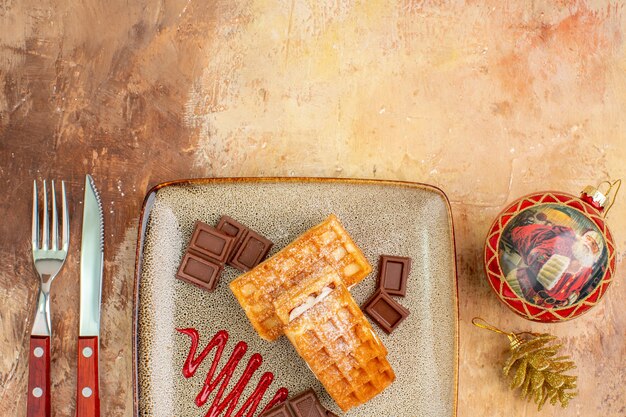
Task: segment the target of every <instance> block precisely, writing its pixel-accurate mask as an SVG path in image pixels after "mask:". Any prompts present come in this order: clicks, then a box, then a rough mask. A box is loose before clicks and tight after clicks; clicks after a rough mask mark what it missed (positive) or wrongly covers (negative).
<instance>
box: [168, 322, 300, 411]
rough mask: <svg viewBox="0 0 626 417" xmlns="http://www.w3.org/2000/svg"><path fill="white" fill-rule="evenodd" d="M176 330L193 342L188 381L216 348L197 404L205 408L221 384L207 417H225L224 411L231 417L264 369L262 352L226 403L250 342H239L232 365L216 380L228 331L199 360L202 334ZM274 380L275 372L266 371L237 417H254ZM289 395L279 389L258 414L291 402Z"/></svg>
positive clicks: (250, 362)
mask: <svg viewBox="0 0 626 417" xmlns="http://www.w3.org/2000/svg"><path fill="white" fill-rule="evenodd" d="M176 330H178V331H179V332H180V333H183V334H186V335H187V336H189V338H190V339H191V347H190V349H189V354H188V355H187V359H186V360H185V364H184V366H183V375H184V376H185V378H191V377H192V376H194V374H195V373H196V370H197V369H198V367H199V366H200V364H201V363H202V361H203V360H204V358H205V357H206V356H207V355H208V354H209V352H211V350H213V349H214V348H215V349H216V351H215V356H214V357H213V362H212V363H211V368H210V369H209V372H208V373H207V376H206V379H205V381H204V386H203V387H202V389H201V390H200V392H199V393H198V395H197V396H196V400H195V403H196V405H197V406H198V407H202V406H203V405H204V404H205V403H206V402H207V400H208V399H209V395H211V393H212V392H213V391H215V389H216V388H217V387H218V385H219V388H218V389H217V394H216V395H215V398H214V399H213V403H212V404H211V407H210V408H209V410H208V411H207V413H206V415H205V417H218V416H221V415H222V413H223V412H224V410H226V414H224V416H223V417H230V416H231V414H232V413H233V411H234V410H235V408H236V407H237V403H238V402H239V399H240V397H241V395H242V393H243V390H244V389H245V388H246V386H247V385H248V382H250V378H252V375H253V374H254V373H255V372H256V370H257V369H258V368H259V367H260V366H261V363H262V362H263V358H262V357H261V355H260V354H258V353H255V354H253V355H252V356H251V357H250V359H249V360H248V365H247V366H246V368H245V369H244V371H243V374H242V375H241V377H239V381H237V383H236V384H235V386H234V387H233V389H232V390H231V391H230V392H229V393H228V394H227V395H226V397H225V398H224V399H223V400H222V397H223V396H224V391H225V390H226V388H227V387H228V383H229V382H230V379H231V378H232V376H233V373H234V372H235V370H236V368H237V365H239V362H240V361H241V358H243V356H244V355H245V353H246V351H247V350H248V345H247V344H246V342H243V341H242V342H239V343H237V346H235V349H234V350H233V353H232V354H231V355H230V358H229V359H228V362H226V365H225V366H224V368H222V370H221V371H220V372H219V374H218V375H217V376H216V377H215V378H213V375H214V374H215V371H216V370H217V365H218V364H219V362H220V359H221V357H222V352H223V351H224V347H225V346H226V343H227V342H228V332H226V331H225V330H220V331H218V332H217V333H216V334H215V336H213V339H211V341H210V342H209V344H208V345H207V346H206V347H205V348H204V350H203V351H202V352H201V353H200V354H199V355H198V356H197V357H196V351H197V349H198V342H199V340H200V336H199V334H198V331H197V330H196V329H191V328H190V329H176ZM273 379H274V374H273V373H271V372H265V373H264V374H263V375H262V376H261V379H260V380H259V383H258V384H257V386H256V388H255V389H254V392H253V393H252V395H250V397H249V398H248V399H247V400H246V401H245V402H244V403H243V405H242V406H241V408H240V409H239V411H237V414H235V415H234V417H244V416H245V417H253V415H254V413H255V412H256V410H257V408H258V406H259V403H260V402H261V399H262V398H263V395H264V394H265V391H267V389H268V388H269V386H270V384H271V383H272V381H273ZM288 395H289V392H288V391H287V388H284V387H281V388H279V389H278V390H277V391H276V394H274V397H273V398H272V399H271V400H270V401H269V402H268V403H267V405H266V406H265V407H264V408H263V409H262V410H261V412H260V413H259V414H258V415H260V414H263V413H264V412H265V411H267V410H269V409H271V408H272V407H274V406H276V405H278V404H280V403H282V402H283V401H285V400H286V399H287V397H288ZM227 407H228V408H227Z"/></svg>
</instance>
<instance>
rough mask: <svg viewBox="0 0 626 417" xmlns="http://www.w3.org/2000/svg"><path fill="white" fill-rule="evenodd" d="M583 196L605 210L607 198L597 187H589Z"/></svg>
mask: <svg viewBox="0 0 626 417" xmlns="http://www.w3.org/2000/svg"><path fill="white" fill-rule="evenodd" d="M583 194H586V195H588V196H589V197H590V198H591V199H592V200H593V202H594V203H596V204H597V205H598V206H599V207H602V208H604V205H605V204H606V196H605V195H604V194H603V193H602V192H601V191H600V190H598V188H597V187H594V186H593V185H588V186H586V187H585V188H584V189H583Z"/></svg>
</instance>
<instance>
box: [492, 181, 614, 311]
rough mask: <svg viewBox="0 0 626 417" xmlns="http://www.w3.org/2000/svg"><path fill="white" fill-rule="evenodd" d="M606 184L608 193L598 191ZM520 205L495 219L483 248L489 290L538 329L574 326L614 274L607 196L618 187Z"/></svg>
mask: <svg viewBox="0 0 626 417" xmlns="http://www.w3.org/2000/svg"><path fill="white" fill-rule="evenodd" d="M605 183H607V184H608V189H607V190H606V192H601V191H600V190H599V188H600V187H601V186H602V185H603V184H605ZM605 183H603V184H600V186H598V187H591V186H590V187H586V188H585V189H584V190H583V192H582V193H581V196H580V198H579V197H575V196H573V195H570V194H565V193H561V192H540V193H535V194H530V195H527V196H526V197H522V198H520V199H518V200H516V201H515V202H513V203H512V204H511V205H509V206H508V207H507V208H506V209H505V210H504V211H503V212H502V213H500V215H499V216H498V217H497V218H496V219H495V221H494V222H493V225H492V226H491V228H490V230H489V233H488V235H487V240H486V243H485V271H486V273H487V280H488V281H489V285H491V288H492V289H493V290H494V291H495V293H496V295H497V296H498V297H499V298H500V300H501V301H502V302H503V303H504V304H505V305H506V306H507V307H509V308H510V309H511V310H513V311H514V312H515V313H517V314H519V315H520V316H522V317H524V318H527V319H529V320H533V321H540V322H559V321H565V320H570V319H573V318H574V317H577V316H579V315H581V314H583V313H584V312H586V311H587V310H589V309H590V308H591V307H593V306H595V305H596V304H597V303H598V302H599V301H600V299H601V298H602V296H603V295H604V293H605V292H606V290H607V288H608V287H609V285H610V284H611V281H612V279H613V276H614V272H615V245H614V243H613V237H612V235H611V232H610V231H609V228H608V226H607V225H606V222H605V216H606V214H607V212H608V211H609V209H610V208H611V206H612V205H613V203H611V204H610V205H609V206H608V208H606V209H605V206H606V205H607V203H608V199H607V196H609V195H610V193H611V191H612V190H614V193H613V198H612V199H611V200H612V201H614V200H615V195H616V193H617V191H618V190H619V186H620V184H621V180H618V181H615V182H613V183H609V182H606V181H605Z"/></svg>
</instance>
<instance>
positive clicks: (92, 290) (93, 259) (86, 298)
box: [76, 175, 104, 417]
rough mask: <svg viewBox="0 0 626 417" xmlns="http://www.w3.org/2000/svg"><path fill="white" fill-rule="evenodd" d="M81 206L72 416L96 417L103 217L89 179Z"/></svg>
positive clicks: (95, 190)
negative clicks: (75, 360) (78, 295)
mask: <svg viewBox="0 0 626 417" xmlns="http://www.w3.org/2000/svg"><path fill="white" fill-rule="evenodd" d="M83 204H84V207H83V229H82V236H81V248H80V318H79V331H78V336H79V337H78V366H77V390H76V391H77V392H76V416H77V417H99V416H100V393H99V380H98V350H99V337H100V304H101V297H102V272H103V265H104V217H103V214H102V202H101V200H100V195H99V194H98V190H97V188H96V185H95V183H94V181H93V178H92V177H91V176H90V175H87V176H86V177H85V198H84V202H83Z"/></svg>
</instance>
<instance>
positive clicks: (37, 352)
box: [33, 347, 43, 358]
mask: <svg viewBox="0 0 626 417" xmlns="http://www.w3.org/2000/svg"><path fill="white" fill-rule="evenodd" d="M33 354H34V355H35V356H36V357H37V358H41V357H42V356H43V348H40V347H36V348H35V350H33Z"/></svg>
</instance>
